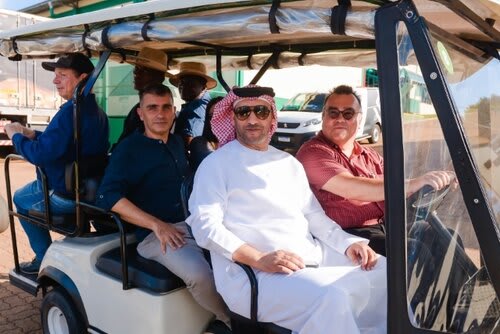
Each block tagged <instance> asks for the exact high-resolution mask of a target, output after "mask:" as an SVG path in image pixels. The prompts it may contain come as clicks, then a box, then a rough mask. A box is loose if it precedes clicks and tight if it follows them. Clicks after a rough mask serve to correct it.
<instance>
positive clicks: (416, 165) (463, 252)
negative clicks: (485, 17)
mask: <svg viewBox="0 0 500 334" xmlns="http://www.w3.org/2000/svg"><path fill="white" fill-rule="evenodd" d="M398 44H399V56H400V57H399V73H400V87H401V90H400V95H401V101H402V103H401V105H402V121H403V123H402V126H403V147H404V160H405V163H404V166H405V179H412V178H415V177H417V176H419V175H423V174H425V173H428V172H432V171H450V172H452V173H454V174H456V173H459V172H460V171H457V170H455V168H454V165H453V163H452V159H451V157H450V151H449V150H451V149H453V145H450V143H447V141H446V140H445V137H444V134H443V127H445V126H446V124H442V123H440V120H439V118H438V114H439V112H440V110H436V109H435V108H434V105H433V103H432V101H431V99H430V97H429V92H428V90H427V86H426V84H425V81H424V79H423V77H422V75H423V74H422V71H421V70H420V67H419V66H418V65H412V64H410V63H409V62H408V59H411V57H412V55H413V53H414V50H413V45H412V42H411V40H410V38H409V35H408V31H407V30H406V28H405V27H404V26H402V25H401V26H400V28H399V37H398ZM432 44H433V47H434V49H435V50H436V52H437V58H438V60H439V62H440V65H441V66H442V68H443V70H444V72H445V74H446V77H447V79H448V83H449V89H450V91H451V93H452V98H453V100H454V101H455V103H456V106H457V109H458V116H459V123H460V125H461V126H462V128H463V130H464V133H465V136H466V140H467V141H468V143H469V147H470V149H471V152H472V155H473V158H474V160H475V164H476V166H477V173H478V174H479V176H480V178H481V181H482V184H483V187H484V192H485V194H486V195H487V196H486V197H487V200H488V201H489V203H490V205H491V208H493V211H494V218H496V224H497V226H499V225H498V223H499V221H500V93H499V92H500V76H499V75H498V73H500V62H499V60H498V59H490V60H483V62H481V61H479V60H478V61H476V60H474V59H472V58H471V57H466V56H464V54H463V53H461V52H458V51H455V50H454V49H453V48H452V46H450V45H449V43H447V42H446V41H444V40H440V39H436V38H432ZM479 87H480V88H479ZM464 191H466V190H465V187H464V188H463V189H460V188H459V186H458V185H457V184H455V185H451V186H449V187H445V189H443V190H440V191H432V190H431V191H430V192H429V193H426V192H425V191H419V192H417V193H415V194H413V195H412V196H410V197H409V198H408V199H407V200H406V208H407V221H406V230H407V246H406V252H407V263H408V272H407V293H408V295H407V297H408V300H407V303H408V312H409V314H408V315H409V318H410V321H411V323H412V325H413V326H415V327H417V328H423V329H432V330H439V331H442V330H443V329H446V331H447V332H454V333H464V332H467V331H469V330H471V329H472V328H476V329H477V328H480V329H481V331H480V332H481V333H493V332H494V331H495V328H497V327H496V326H498V324H497V323H496V322H497V321H498V318H499V316H500V307H499V306H500V304H499V302H498V299H497V298H495V294H494V293H493V291H494V289H493V286H492V283H491V279H490V277H489V274H488V271H487V270H486V267H485V266H484V265H483V259H482V256H481V247H480V245H479V242H478V240H477V238H476V232H475V229H474V226H473V225H472V222H471V217H470V215H469V212H468V210H467V207H466V204H465V200H464V197H463V192H464ZM428 231H432V233H430V234H429V233H428ZM430 235H432V237H430ZM430 254H432V256H430ZM440 257H442V258H441V260H439V259H440ZM425 261H427V265H429V263H430V262H431V264H432V267H433V270H432V271H430V272H429V271H426V270H425V269H423V268H424V266H423V265H424V263H423V262H425ZM422 293H425V294H427V296H426V298H421V294H422Z"/></svg>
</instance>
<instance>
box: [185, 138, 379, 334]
mask: <svg viewBox="0 0 500 334" xmlns="http://www.w3.org/2000/svg"><path fill="white" fill-rule="evenodd" d="M189 209H190V212H191V216H190V217H189V218H188V219H187V223H188V224H189V225H190V226H191V228H192V232H193V234H194V237H195V239H196V241H197V243H198V244H199V245H200V246H201V247H204V248H207V249H208V250H210V252H211V254H212V263H213V267H214V275H215V282H216V286H217V290H218V291H219V293H220V294H221V295H222V296H223V298H224V300H225V301H226V303H227V304H228V306H229V308H230V309H231V310H233V311H234V312H237V313H239V314H241V315H244V316H247V317H248V316H249V313H250V287H249V283H248V279H247V278H246V275H245V274H244V273H243V271H242V270H241V268H240V267H239V266H237V265H235V264H234V262H233V261H232V254H233V252H234V251H235V250H237V249H238V248H239V247H240V246H242V245H243V244H245V243H247V244H249V245H251V246H252V247H254V248H256V249H258V250H260V251H263V252H269V251H273V250H278V249H285V250H289V251H292V252H294V253H296V254H298V255H299V256H301V257H302V258H303V259H304V261H305V263H315V264H319V265H320V268H306V269H303V270H299V271H297V272H295V273H293V274H291V275H283V274H269V273H265V272H260V271H258V270H255V271H256V275H257V279H258V283H259V314H258V317H259V321H266V322H274V323H277V324H279V325H280V326H283V327H286V328H290V329H292V330H293V332H296V333H311V334H313V333H348V334H351V333H385V331H386V274H385V271H386V269H385V258H383V257H381V258H380V259H379V263H378V264H377V266H376V267H375V268H374V269H373V270H372V271H369V272H365V271H362V270H361V269H360V268H359V266H356V265H353V264H352V263H351V262H350V261H349V259H348V258H347V257H346V256H345V255H344V252H345V250H346V249H347V247H349V245H350V244H352V243H353V242H356V241H360V240H365V239H361V238H358V237H355V236H352V235H350V234H347V233H345V232H344V231H343V230H342V229H341V228H340V227H339V226H338V225H337V224H336V223H335V222H333V221H332V220H331V219H329V218H328V217H327V216H326V215H325V213H324V211H323V209H322V208H321V206H320V204H319V203H318V201H317V200H316V198H315V197H314V195H313V194H312V192H311V190H310V188H309V184H308V182H307V178H306V175H305V172H304V170H303V168H302V165H301V164H300V163H299V162H298V161H297V160H296V159H295V158H293V157H292V156H291V155H289V154H287V153H284V152H282V151H279V150H277V149H275V148H273V147H269V149H268V150H267V151H256V150H252V149H249V148H246V147H245V146H243V145H241V144H240V143H239V142H238V141H236V140H235V141H233V142H231V143H228V144H227V145H225V146H224V147H222V148H220V149H219V150H217V151H216V152H214V153H212V154H211V155H210V156H208V157H207V158H206V159H205V160H204V161H203V162H202V164H201V165H200V167H199V169H198V171H197V173H196V177H195V181H194V187H193V192H192V194H191V198H190V199H189Z"/></svg>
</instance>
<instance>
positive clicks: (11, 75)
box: [0, 9, 61, 146]
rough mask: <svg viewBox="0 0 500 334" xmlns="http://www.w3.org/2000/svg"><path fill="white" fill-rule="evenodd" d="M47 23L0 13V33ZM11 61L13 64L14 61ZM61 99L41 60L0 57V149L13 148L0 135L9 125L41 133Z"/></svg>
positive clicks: (29, 16)
mask: <svg viewBox="0 0 500 334" xmlns="http://www.w3.org/2000/svg"><path fill="white" fill-rule="evenodd" d="M47 20H49V19H47V18H44V17H40V16H36V15H30V14H25V13H21V12H15V11H10V10H5V9H0V32H2V31H6V30H12V29H16V28H19V27H23V26H28V25H32V24H36V23H40V22H45V21H47ZM12 60H16V57H13V58H12ZM60 104H61V98H60V97H59V96H58V95H57V91H56V90H55V88H54V85H53V84H52V73H50V72H47V71H45V70H44V69H42V67H41V66H40V60H38V59H37V60H35V59H28V60H22V61H21V60H20V58H19V61H11V60H9V59H8V58H4V57H0V146H12V143H11V141H10V140H9V139H8V137H7V135H6V134H5V133H4V131H3V127H4V126H5V125H6V124H9V123H11V122H19V123H21V124H22V125H24V126H28V127H31V128H34V129H36V130H44V129H45V127H46V126H47V125H48V124H49V122H50V120H51V119H52V117H53V116H54V114H55V113H56V112H57V109H58V106H59V105H60Z"/></svg>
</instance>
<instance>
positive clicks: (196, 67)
mask: <svg viewBox="0 0 500 334" xmlns="http://www.w3.org/2000/svg"><path fill="white" fill-rule="evenodd" d="M170 83H171V84H172V85H174V86H175V87H177V88H179V93H180V94H181V98H182V99H183V100H184V101H185V102H186V103H185V104H183V105H182V108H181V111H180V112H179V115H178V116H177V120H176V122H175V129H174V133H175V134H178V135H180V136H182V138H183V139H184V143H185V144H186V147H187V145H189V143H190V142H191V140H192V139H193V138H194V137H197V136H201V135H202V134H203V125H204V123H205V110H206V107H207V103H208V102H209V101H210V95H209V94H208V92H207V90H209V89H212V88H214V87H215V86H217V81H215V80H214V79H212V78H211V77H210V76H209V75H207V69H206V67H205V65H204V64H202V63H197V62H183V63H180V71H179V73H178V74H176V75H174V76H172V77H171V78H170Z"/></svg>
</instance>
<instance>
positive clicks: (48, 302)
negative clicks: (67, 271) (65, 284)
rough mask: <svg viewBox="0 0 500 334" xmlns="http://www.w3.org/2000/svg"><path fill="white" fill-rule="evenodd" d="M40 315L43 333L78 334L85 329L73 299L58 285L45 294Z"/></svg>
mask: <svg viewBox="0 0 500 334" xmlns="http://www.w3.org/2000/svg"><path fill="white" fill-rule="evenodd" d="M41 315H42V327H43V333H44V334H80V333H85V332H86V331H87V328H86V326H85V325H84V322H83V320H82V319H81V315H80V313H79V312H78V310H77V309H76V307H75V305H74V303H73V301H72V300H71V298H70V297H69V296H68V294H67V293H66V292H65V291H64V289H62V288H60V287H57V288H54V289H53V290H52V291H50V292H49V293H47V294H46V295H45V297H44V298H43V301H42V305H41Z"/></svg>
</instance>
